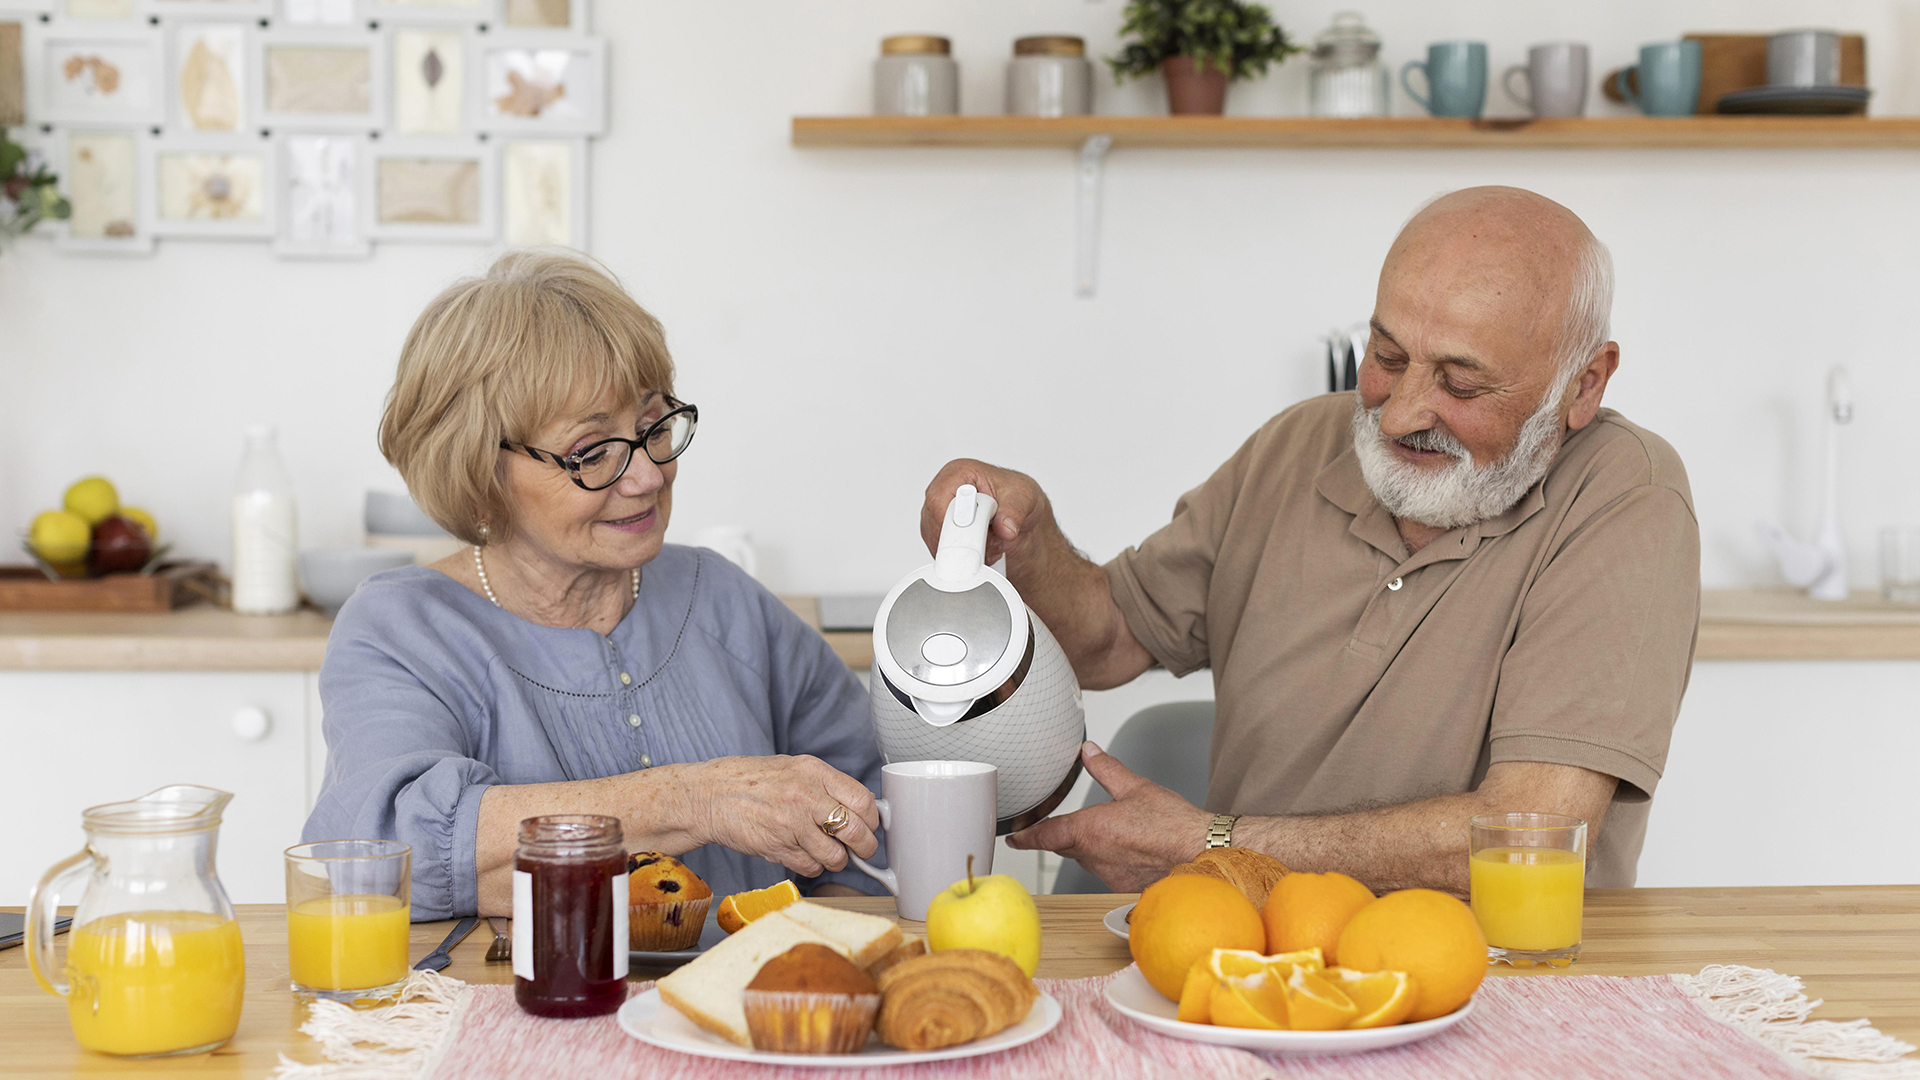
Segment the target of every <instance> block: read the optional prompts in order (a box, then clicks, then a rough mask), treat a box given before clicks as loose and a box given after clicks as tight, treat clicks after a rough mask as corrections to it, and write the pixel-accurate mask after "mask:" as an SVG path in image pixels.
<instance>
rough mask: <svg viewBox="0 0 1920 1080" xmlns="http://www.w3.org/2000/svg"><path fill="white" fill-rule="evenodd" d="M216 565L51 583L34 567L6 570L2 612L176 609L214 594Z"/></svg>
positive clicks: (2, 569)
mask: <svg viewBox="0 0 1920 1080" xmlns="http://www.w3.org/2000/svg"><path fill="white" fill-rule="evenodd" d="M217 574H218V569H217V568H216V567H215V566H214V565H213V564H212V563H210V562H180V563H166V564H163V565H161V566H160V567H159V568H158V569H156V570H154V572H153V573H151V574H108V575H107V576H106V577H97V578H86V579H83V580H75V581H48V580H47V577H46V575H45V574H42V573H41V572H40V571H39V570H38V569H37V568H35V567H31V566H0V611H171V610H173V609H174V608H177V607H181V606H183V605H186V604H190V603H192V602H193V601H194V600H197V599H200V598H202V597H207V596H211V595H213V591H214V581H215V578H216V576H217Z"/></svg>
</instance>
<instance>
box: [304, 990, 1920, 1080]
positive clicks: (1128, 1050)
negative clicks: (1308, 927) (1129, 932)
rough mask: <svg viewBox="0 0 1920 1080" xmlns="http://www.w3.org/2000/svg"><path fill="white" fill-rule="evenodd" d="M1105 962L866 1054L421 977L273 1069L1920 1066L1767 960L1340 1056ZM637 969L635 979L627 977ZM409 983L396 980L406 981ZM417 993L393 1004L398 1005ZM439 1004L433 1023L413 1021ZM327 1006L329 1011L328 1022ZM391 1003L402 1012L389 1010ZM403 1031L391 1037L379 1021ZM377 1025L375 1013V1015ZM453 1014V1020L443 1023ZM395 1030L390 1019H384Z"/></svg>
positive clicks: (1500, 1001)
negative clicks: (315, 1054)
mask: <svg viewBox="0 0 1920 1080" xmlns="http://www.w3.org/2000/svg"><path fill="white" fill-rule="evenodd" d="M1112 978H1113V976H1111V975H1109V976H1104V977H1101V978H1093V979H1072V980H1065V979H1041V980H1039V982H1040V985H1041V986H1042V987H1043V988H1045V989H1046V990H1047V991H1048V992H1050V993H1051V994H1053V996H1054V997H1056V998H1058V999H1059V1001H1060V1004H1061V1007H1062V1009H1063V1010H1064V1012H1065V1016H1064V1017H1063V1018H1062V1019H1061V1021H1060V1026H1059V1027H1057V1028H1055V1029H1054V1030H1053V1031H1052V1032H1051V1033H1050V1034H1048V1035H1047V1036H1046V1037H1045V1038H1043V1039H1039V1040H1037V1041H1035V1042H1032V1043H1029V1044H1027V1045H1026V1046H1022V1047H1017V1048H1015V1049H1012V1050H1008V1051H1005V1052H1003V1053H999V1054H993V1055H988V1056H984V1057H978V1058H970V1059H964V1060H958V1061H947V1062H937V1063H930V1064H924V1065H909V1066H898V1067H894V1068H892V1069H889V1070H886V1071H884V1072H881V1071H878V1070H870V1069H858V1070H849V1069H814V1068H794V1067H778V1066H763V1065H750V1064H746V1063H742V1062H732V1061H718V1060H713V1059H709V1058H697V1057H691V1056H688V1055H684V1054H677V1053H674V1052H672V1051H668V1050H661V1049H658V1048H656V1047H653V1046H649V1045H647V1044H645V1043H642V1042H640V1041H638V1040H636V1039H633V1038H631V1037H630V1036H628V1035H627V1034H625V1033H624V1032H622V1031H621V1030H620V1029H619V1027H618V1026H617V1025H616V1024H615V1023H614V1020H613V1018H612V1017H610V1016H608V1017H600V1018H598V1019H594V1020H540V1019H536V1018H534V1017H530V1016H528V1015H526V1014H525V1013H522V1012H521V1011H520V1009H519V1007H518V1006H516V1005H515V1004H514V1001H513V990H512V988H511V987H506V986H480V987H472V988H468V987H465V986H464V985H462V984H459V983H457V982H456V981H454V980H450V979H444V978H441V977H438V976H436V977H434V980H425V981H422V983H421V985H420V987H419V988H418V992H417V993H415V994H414V995H413V1003H412V1004H402V1005H398V1006H395V1007H394V1008H393V1009H390V1010H385V1011H386V1012H389V1013H392V1014H394V1015H393V1017H392V1020H391V1021H390V1020H383V1019H382V1018H380V1017H379V1016H378V1014H377V1013H375V1014H368V1013H359V1014H354V1013H351V1012H350V1011H348V1010H345V1009H344V1008H342V1009H339V1010H338V1015H337V1016H336V1015H335V1014H334V1013H331V1012H321V1011H316V1013H315V1015H314V1018H313V1019H312V1020H310V1021H309V1022H308V1024H307V1026H306V1027H303V1028H302V1030H303V1031H307V1032H308V1033H309V1034H311V1035H314V1036H315V1037H316V1038H319V1039H321V1041H322V1042H323V1044H325V1047H326V1050H327V1054H328V1057H329V1058H330V1060H332V1061H333V1062H336V1063H337V1064H334V1065H317V1066H301V1065H295V1064H294V1063H292V1062H285V1061H284V1060H283V1068H282V1069H281V1070H280V1072H279V1073H277V1074H276V1075H277V1076H278V1077H282V1078H288V1080H291V1078H294V1077H303V1076H305V1077H321V1076H356V1077H375V1076H423V1075H431V1076H433V1077H436V1078H440V1080H446V1078H463V1080H465V1078H472V1080H487V1078H500V1080H507V1078H514V1080H527V1078H538V1077H591V1078H593V1080H640V1078H660V1080H875V1078H876V1077H880V1076H885V1077H888V1078H895V1077H898V1078H909V1077H910V1078H912V1080H963V1078H974V1077H980V1078H985V1077H995V1078H1003V1077H1004V1078H1010V1080H1041V1078H1053V1077H1098V1078H1101V1080H1120V1078H1129V1080H1131V1078H1140V1080H1200V1078H1221V1080H1264V1078H1270V1077H1281V1078H1295V1077H1298V1078H1311V1080H1318V1078H1327V1080H1332V1078H1335V1077H1338V1078H1342V1080H1428V1078H1433V1080H1442V1078H1445V1080H1452V1078H1457V1077H1476V1078H1477V1077H1514V1078H1518V1080H1573V1078H1578V1077H1634V1078H1648V1080H1660V1078H1672V1080H1717V1078H1722V1077H1725V1078H1729V1080H1731V1078H1734V1077H1740V1078H1753V1080H1801V1078H1804V1077H1807V1076H1816V1077H1833V1078H1842V1077H1862V1078H1865V1077H1873V1078H1883V1080H1892V1078H1896V1077H1900V1078H1904V1077H1910V1076H1920V1063H1915V1062H1913V1061H1911V1060H1905V1061H1903V1060H1900V1059H1901V1057H1902V1055H1904V1054H1906V1053H1907V1052H1909V1051H1911V1050H1912V1049H1913V1048H1912V1047H1910V1046H1907V1045H1906V1044H1904V1043H1901V1042H1899V1041H1898V1040H1896V1039H1891V1038H1889V1037H1887V1036H1885V1035H1882V1034H1881V1033H1879V1032H1878V1031H1875V1030H1874V1029H1873V1028H1871V1027H1868V1026H1867V1024H1866V1021H1864V1020H1857V1021H1852V1022H1849V1023H1844V1024H1839V1023H1830V1022H1823V1021H1808V1020H1807V1019H1806V1014H1807V1012H1808V1011H1809V1010H1810V1009H1811V1008H1812V1007H1813V1006H1814V1005H1816V1004H1818V1003H1817V1002H1809V1001H1808V1000H1807V998H1806V997H1805V995H1804V994H1802V993H1800V989H1799V986H1800V983H1799V980H1798V979H1794V978H1792V977H1790V976H1783V975H1777V974H1775V973H1773V972H1770V971H1762V970H1758V969H1754V968H1740V967H1721V966H1716V967H1710V968H1708V969H1706V970H1704V971H1702V972H1701V973H1700V974H1699V975H1697V976H1672V977H1668V976H1653V977H1645V978H1619V977H1614V976H1604V975H1578V976H1565V975H1559V976H1553V975H1548V976H1537V977H1532V978H1490V979H1488V980H1486V982H1485V983H1483V984H1482V985H1481V988H1480V991H1479V994H1478V996H1477V999H1476V1000H1477V1002H1478V1004H1477V1007H1476V1009H1475V1012H1474V1015H1473V1016H1472V1017H1471V1018H1470V1019H1468V1020H1467V1021H1466V1022H1464V1023H1462V1024H1461V1025H1460V1026H1458V1027H1456V1028H1454V1029H1452V1030H1451V1031H1447V1032H1443V1033H1441V1034H1440V1035H1437V1036H1435V1037H1434V1038H1431V1039H1428V1040H1426V1041H1424V1042H1419V1043H1414V1044H1411V1045H1409V1046H1404V1047H1397V1048H1394V1049H1389V1050H1376V1051H1372V1052H1370V1053H1366V1054H1358V1055H1352V1056H1346V1057H1325V1058H1285V1057H1272V1056H1267V1055H1261V1054H1254V1053H1250V1052H1247V1051H1243V1050H1234V1049H1230V1048H1226V1047H1216V1046H1208V1045H1205V1044H1202V1043H1195V1042H1188V1041H1186V1040H1184V1039H1175V1038H1170V1037H1168V1036H1164V1035H1159V1034H1156V1033H1154V1032H1152V1031H1149V1030H1147V1029H1146V1028H1143V1027H1141V1026H1139V1025H1137V1024H1135V1023H1134V1022H1132V1021H1131V1020H1128V1019H1127V1018H1126V1017H1124V1016H1121V1015H1120V1014H1119V1013H1117V1012H1115V1011H1114V1010H1113V1009H1112V1008H1111V1007H1110V1006H1108V1005H1107V1003H1106V998H1105V996H1104V994H1103V992H1102V991H1103V990H1104V988H1105V986H1106V984H1107V983H1108V982H1109V981H1111V980H1112ZM651 985H652V984H651V983H637V984H635V985H634V986H633V988H632V992H633V993H639V992H641V991H642V990H645V989H646V988H647V987H649V986H651ZM414 989H415V988H414V987H413V986H412V985H411V984H410V986H409V990H410V991H413V990H414ZM414 1009H419V1010H421V1011H419V1012H412V1013H408V1012H406V1011H407V1010H414ZM435 1013H437V1014H438V1015H439V1016H440V1017H441V1024H440V1030H437V1031H434V1032H432V1036H433V1037H432V1038H431V1039H428V1038H423V1037H422V1036H425V1035H427V1031H426V1030H424V1029H423V1027H422V1025H421V1024H420V1023H419V1021H421V1020H424V1019H426V1018H427V1015H428V1014H435ZM333 1020H337V1021H338V1023H337V1024H336V1023H333V1022H332V1021H333ZM392 1021H400V1022H399V1023H398V1024H395V1023H393V1022H392ZM396 1027H397V1028H401V1029H405V1030H406V1031H408V1032H410V1033H411V1034H410V1035H408V1036H405V1037H398V1036H399V1033H398V1032H395V1031H392V1030H391V1029H393V1028H396ZM383 1029H385V1030H383ZM449 1029H450V1030H449ZM388 1035H393V1036H396V1037H391V1038H389V1037H387V1036H388Z"/></svg>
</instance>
